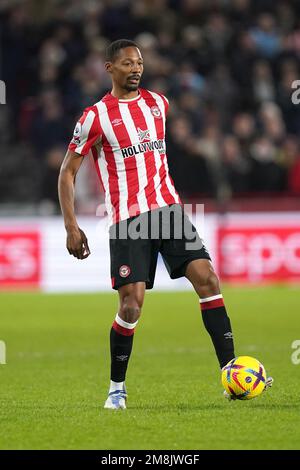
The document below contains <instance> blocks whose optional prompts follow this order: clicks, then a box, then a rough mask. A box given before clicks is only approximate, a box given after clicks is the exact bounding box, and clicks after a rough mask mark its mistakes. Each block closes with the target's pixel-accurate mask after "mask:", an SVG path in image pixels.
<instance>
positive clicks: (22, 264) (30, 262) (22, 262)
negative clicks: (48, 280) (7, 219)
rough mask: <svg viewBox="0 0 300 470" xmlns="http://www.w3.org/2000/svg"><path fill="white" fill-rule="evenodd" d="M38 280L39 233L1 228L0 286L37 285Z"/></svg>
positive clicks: (39, 266)
mask: <svg viewBox="0 0 300 470" xmlns="http://www.w3.org/2000/svg"><path fill="white" fill-rule="evenodd" d="M40 280H41V246H40V233H39V232H38V231H35V230H34V231H26V230H3V229H1V230H0V287H1V288H9V287H10V288H12V287H21V288H22V287H24V288H25V287H38V286H39V284H40Z"/></svg>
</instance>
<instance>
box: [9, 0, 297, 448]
mask: <svg viewBox="0 0 300 470" xmlns="http://www.w3.org/2000/svg"><path fill="white" fill-rule="evenodd" d="M299 18H300V3H299V2H298V1H296V0H294V1H293V0H290V1H286V0H260V1H251V0H139V1H130V0H104V1H93V0H91V1H85V2H82V1H81V0H73V1H67V0H66V1H60V0H53V1H51V0H47V1H44V2H40V1H35V0H28V1H5V0H4V1H2V2H1V3H0V25H1V29H0V39H1V56H0V63H1V68H0V79H1V80H3V81H4V82H5V85H6V104H1V105H0V148H1V159H0V215H1V224H0V286H1V289H2V290H4V291H5V290H11V289H12V290H13V292H11V293H3V294H1V296H2V313H1V318H2V320H1V323H2V326H1V331H0V340H3V341H5V343H6V344H7V354H8V359H7V365H5V366H4V367H3V368H2V366H0V367H1V373H2V372H3V373H2V378H3V383H2V390H5V393H4V395H2V397H1V404H2V405H3V406H1V412H2V413H3V412H4V418H5V419H6V420H7V421H6V422H7V423H8V424H7V427H6V432H5V434H3V435H2V437H1V441H0V448H84V447H87V448H103V449H104V448H115V449H118V448H132V449H134V448H172V449H176V448H178V449H180V448H187V449H188V448H274V447H276V446H277V448H297V447H299V430H298V431H297V429H296V427H295V426H296V422H295V420H294V417H293V413H294V412H295V410H299V401H297V399H296V397H295V396H294V390H295V388H296V387H297V386H296V379H297V374H295V371H296V369H295V365H293V364H292V363H291V361H290V354H291V352H292V350H291V343H292V342H293V341H294V340H295V339H296V338H297V335H298V336H299V334H298V330H297V328H298V326H297V325H298V324H299V320H298V318H297V312H298V310H299V300H298V292H299V290H298V289H299V281H300V216H299V207H300V202H299V195H300V147H299V130H300V105H298V106H297V105H296V104H293V102H292V93H293V91H294V90H293V88H292V83H293V82H294V81H295V80H297V79H299V78H300V71H299V56H300V20H299ZM122 37H124V38H129V39H134V40H136V41H137V42H138V44H139V45H140V48H141V50H142V53H143V56H144V59H145V64H146V65H145V72H144V77H143V80H142V86H143V87H145V88H150V89H153V90H157V91H160V92H162V93H164V94H165V95H166V96H167V97H168V98H169V100H170V110H169V116H168V135H167V153H168V161H169V166H170V171H171V174H172V176H173V179H174V181H175V185H176V187H177V188H178V191H179V192H180V195H181V196H182V199H183V201H184V202H186V203H193V204H204V210H205V219H204V223H202V219H201V217H200V218H197V220H198V222H199V223H198V228H199V230H200V232H201V233H202V234H203V236H204V237H205V240H206V244H207V245H208V248H209V249H210V251H211V254H212V257H213V260H214V264H215V266H216V269H217V270H218V272H219V273H220V276H221V279H222V282H223V283H224V286H225V287H224V293H225V298H226V299H227V305H228V306H229V310H230V312H232V313H230V315H231V317H232V320H233V323H234V326H235V331H236V335H237V346H238V349H239V350H241V351H242V352H243V353H246V354H249V355H257V356H258V357H259V358H261V360H262V361H263V362H264V363H265V365H266V366H267V369H269V368H270V369H271V370H270V372H271V373H273V374H274V372H275V376H276V377H275V378H276V382H277V384H278V385H277V386H278V390H279V392H277V394H276V392H275V390H274V394H273V396H268V397H264V398H263V400H264V401H258V402H257V403H256V402H255V403H254V404H252V403H247V404H241V405H243V408H242V407H239V408H238V413H240V414H239V416H240V420H239V422H243V423H244V426H246V430H247V432H245V434H243V433H240V428H239V424H238V423H233V422H232V412H231V411H230V410H228V408H226V405H225V404H223V403H222V405H221V404H219V401H220V393H221V392H220V390H219V389H218V390H217V391H216V388H217V387H216V383H219V382H218V381H219V378H218V375H217V371H216V370H215V368H216V364H215V358H214V355H213V352H212V349H211V345H210V343H209V340H208V339H207V337H206V335H205V333H204V332H202V330H201V328H202V327H201V325H200V323H199V315H198V317H197V315H196V314H195V311H196V312H197V311H198V310H197V308H196V307H197V306H196V305H195V298H194V297H192V293H191V292H189V291H188V290H187V288H188V285H187V283H186V282H185V281H184V280H179V281H176V282H175V281H172V282H171V281H170V280H169V279H168V276H167V274H166V272H165V271H164V268H163V265H162V264H161V263H160V264H159V266H158V273H157V276H156V284H155V287H156V291H157V292H155V293H151V296H150V300H149V301H148V304H147V303H146V306H145V319H144V320H143V321H144V323H143V327H141V329H140V331H139V336H138V335H136V336H137V338H136V340H135V341H136V346H135V347H136V356H135V357H136V359H134V360H133V364H132V366H131V367H132V375H131V376H130V377H131V378H130V379H129V380H130V381H129V386H130V385H131V390H132V392H133V389H135V388H137V390H139V391H141V390H144V389H146V390H147V391H148V392H149V393H151V400H150V402H148V401H147V399H146V398H145V400H146V401H145V400H144V399H143V395H139V398H138V400H137V404H133V405H132V406H133V410H132V413H133V414H131V415H128V416H126V417H123V418H122V419H120V417H119V416H118V417H114V418H113V422H111V421H110V419H109V418H108V417H107V416H106V415H101V420H102V421H101V426H102V427H100V428H101V429H102V431H100V428H99V423H98V422H97V420H96V416H95V415H96V414H97V413H98V407H99V406H98V405H97V406H96V404H95V403H99V400H101V403H102V401H103V400H104V397H105V394H106V391H107V390H106V386H107V374H108V367H109V365H108V364H109V358H108V339H107V332H108V331H109V327H110V323H111V320H112V315H113V312H115V309H116V297H115V296H113V295H111V294H107V293H106V294H101V293H99V291H102V290H107V289H110V282H109V258H108V246H107V231H106V229H105V220H104V219H102V218H101V217H99V216H97V215H96V213H97V208H98V209H99V204H101V203H103V200H104V198H103V192H102V189H100V190H99V185H98V182H97V180H96V176H95V174H94V170H93V166H92V161H91V160H89V159H86V160H85V161H84V164H83V165H82V168H81V169H80V172H79V176H78V178H77V181H76V212H77V214H78V215H79V220H80V224H81V226H82V228H83V229H84V230H85V231H86V233H87V235H88V238H89V240H90V247H91V249H92V256H90V257H89V258H88V259H87V260H86V261H84V262H79V261H77V260H75V259H73V258H70V257H69V255H68V254H67V252H66V250H65V233H64V227H63V221H62V218H61V217H60V214H59V208H58V200H57V177H58V171H59V167H60V164H61V162H62V159H63V157H64V154H65V151H66V147H67V144H68V142H69V140H70V138H71V136H72V133H73V128H74V125H75V122H76V120H77V118H78V117H79V116H80V114H81V111H82V109H83V108H84V107H86V106H89V105H91V104H92V103H94V102H95V101H97V100H98V99H99V98H100V97H101V96H102V95H103V94H104V93H105V92H106V91H107V90H109V88H110V82H109V79H108V77H107V76H106V73H105V70H104V51H105V47H106V46H107V44H108V43H109V42H110V41H111V40H114V39H117V38H122ZM194 207H195V206H194ZM98 214H99V211H98ZM196 216H199V214H196ZM226 281H227V282H228V283H233V287H230V286H229V285H230V284H227V282H226ZM279 282H280V283H282V282H283V283H284V285H283V284H281V285H280V286H279V285H278V283H279ZM241 283H243V287H241ZM265 283H272V284H274V283H275V285H274V286H273V287H265ZM287 283H288V285H286V284H287ZM249 284H251V286H249ZM261 284H263V286H261ZM228 286H229V287H228ZM162 289H167V290H169V289H173V291H178V292H176V293H175V292H174V294H172V295H171V294H168V293H161V292H159V291H160V290H162ZM181 289H182V290H187V291H186V292H184V293H180V292H179V291H181ZM18 290H22V291H24V290H26V291H27V290H29V292H25V293H18V294H17V291H18ZM32 290H38V292H37V293H33V292H32ZM39 291H51V292H53V291H70V292H71V293H73V292H79V291H84V292H87V291H96V292H98V293H97V294H94V295H93V294H85V295H83V294H82V295H80V294H78V295H61V294H59V295H57V296H56V295H53V294H52V295H48V294H45V293H40V292H39ZM192 305H193V307H192ZM161 310H163V312H162V311H161ZM183 311H184V312H185V318H186V321H187V326H186V336H185V337H184V338H183V337H182V334H181V332H182V324H181V320H180V319H181V316H182V312H183ZM99 312H101V315H99ZM282 312H284V315H283V316H282ZM196 321H197V323H196ZM158 322H159V324H160V331H159V332H157V329H156V325H157V323H158ZM171 324H172V325H173V329H172V334H170V335H169V336H168V332H169V328H170V327H169V325H171ZM49 332H50V334H49ZM48 335H49V337H48ZM166 335H167V336H168V337H167V339H166ZM199 335H201V336H200V343H199ZM162 344H164V346H162ZM178 344H180V348H179V347H178ZM199 344H200V346H199ZM139 348H140V349H139ZM149 355H150V356H149ZM199 355H200V357H201V361H200V362H201V364H199ZM99 357H101V360H100V363H99ZM174 357H175V361H174ZM150 359H151V360H150ZM134 361H135V362H134ZM2 362H3V360H2ZM0 363H1V358H0ZM174 363H175V364H174ZM187 363H188V364H189V368H186V364H187ZM161 364H163V366H164V371H163V370H162V368H161V367H160V365H161ZM99 369H100V372H99ZM145 370H147V371H148V374H145ZM150 371H151V372H150ZM166 371H167V372H166ZM98 373H100V378H101V381H100V383H99V377H98ZM193 374H194V376H196V377H201V380H200V381H199V383H198V385H197V387H196V389H195V390H194V388H193V384H192V382H191V375H193ZM35 377H39V378H40V380H39V383H37V382H36V379H35ZM137 377H138V378H137ZM179 377H180V380H179V383H177V382H178V380H177V379H178V378H179ZM170 381H172V383H173V384H176V386H174V391H170V390H167V388H166V387H167V385H166V384H167V383H168V382H170ZM276 382H275V383H276ZM32 383H33V384H34V385H32ZM70 383H72V387H71V388H72V390H70V388H69V385H70ZM191 387H192V388H193V390H192V391H191ZM187 389H188V391H189V392H188V393H189V395H188V396H187ZM166 392H167V393H166ZM272 393H273V391H272ZM132 395H133V396H132V398H133V402H134V403H135V400H136V398H135V397H134V393H132ZM96 400H97V402H96ZM172 400H174V403H173V402H172ZM16 403H17V404H18V406H17V408H15V404H16ZM101 403H100V404H101ZM170 403H171V405H170ZM175 403H176V404H175ZM199 403H200V404H199ZM202 404H203V405H202ZM173 405H174V406H173ZM239 405H240V404H238V405H237V406H239ZM101 406H102V405H101ZM49 410H50V411H51V410H52V411H51V412H50V411H49ZM166 410H168V411H166ZM128 411H130V410H128ZM220 414H222V416H221V415H220ZM132 422H134V423H135V426H136V428H137V429H139V432H140V435H139V439H138V441H137V440H136V436H135V433H134V430H132V429H131V427H130V424H132ZM199 422H200V423H202V425H203V426H202V428H201V429H202V430H201V429H200V430H199V426H198V425H197V423H199ZM228 422H229V423H231V426H232V429H231V433H230V436H228V434H227V432H226V430H227V427H228ZM158 424H159V426H158ZM112 425H113V426H114V428H118V429H120V430H122V429H123V431H124V432H125V431H126V432H125V434H126V435H124V436H123V439H122V440H121V442H120V440H118V437H117V435H116V433H115V434H114V433H113V432H112V434H111V435H110V434H109V430H112V428H111V426H112ZM58 426H59V428H60V429H61V430H62V432H61V433H60V434H57V427H58ZM158 428H160V431H159V432H158V431H157V429H158ZM253 428H255V430H256V431H255V433H254V434H253ZM271 429H272V437H271V434H270V430H271ZM204 430H206V432H204ZM208 430H209V431H208ZM179 436H180V437H179Z"/></svg>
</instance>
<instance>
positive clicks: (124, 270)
mask: <svg viewBox="0 0 300 470" xmlns="http://www.w3.org/2000/svg"><path fill="white" fill-rule="evenodd" d="M130 272H131V271H130V267H129V266H127V265H126V264H123V265H122V266H121V267H120V269H119V274H120V276H121V277H128V276H129V274H130Z"/></svg>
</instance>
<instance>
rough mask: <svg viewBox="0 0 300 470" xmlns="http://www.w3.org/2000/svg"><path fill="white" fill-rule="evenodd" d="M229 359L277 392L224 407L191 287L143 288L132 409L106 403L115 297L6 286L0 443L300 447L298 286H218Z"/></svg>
mask: <svg viewBox="0 0 300 470" xmlns="http://www.w3.org/2000/svg"><path fill="white" fill-rule="evenodd" d="M223 293H224V297H225V301H226V305H227V309H228V312H229V315H230V317H231V322H232V325H233V329H234V334H235V343H236V354H237V355H242V354H243V355H244V354H246V355H252V356H254V357H257V358H258V359H259V360H260V361H261V362H262V363H263V364H264V365H265V367H266V370H267V373H268V374H269V375H272V376H273V377H274V380H275V383H274V386H273V388H272V389H271V390H270V391H268V392H267V393H266V394H263V395H261V396H260V397H258V398H256V399H254V400H249V401H248V402H241V401H237V402H227V401H226V400H225V399H224V398H223V396H222V386H221V382H220V372H219V370H218V367H217V362H216V358H215V355H214V351H213V348H212V345H211V343H210V338H209V336H208V334H207V333H206V331H205V330H204V327H203V325H202V320H201V315H200V309H199V305H198V299H197V297H196V295H195V294H194V293H193V292H184V293H180V292H176V293H169V292H168V293H160V292H151V293H147V295H146V298H145V305H144V309H143V314H142V317H141V320H140V322H139V325H138V327H137V330H136V334H135V339H134V348H133V354H132V357H131V362H130V364H129V369H128V377H127V381H126V384H127V389H128V394H129V399H128V408H127V410H124V411H111V410H104V409H103V404H104V401H105V399H106V395H107V391H108V379H109V343H108V337H109V330H110V327H111V324H112V321H113V318H114V316H115V313H116V311H117V303H118V299H117V294H111V293H107V294H101V293H99V294H87V295H80V294H74V295H54V294H51V295H50V294H49V295H46V294H40V293H19V294H16V293H7V294H6V293H2V294H1V321H0V340H3V341H5V343H6V347H7V364H5V365H0V422H1V433H0V448H1V449H121V450H124V449H147V450H149V449H169V450H170V449H197V450H201V449H299V448H300V426H299V412H300V395H299V384H300V382H299V377H300V365H298V366H297V365H294V364H292V362H291V354H292V352H293V350H292V348H291V344H292V342H293V341H294V340H295V339H300V322H299V305H300V301H299V290H297V289H296V288H288V287H281V286H279V287H260V288H246V287H245V288H241V287H237V288H232V287H226V288H224V289H223Z"/></svg>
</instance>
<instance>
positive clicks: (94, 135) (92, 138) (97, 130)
mask: <svg viewBox="0 0 300 470" xmlns="http://www.w3.org/2000/svg"><path fill="white" fill-rule="evenodd" d="M89 111H93V112H94V113H95V117H94V120H93V124H92V125H91V128H90V130H89V135H88V138H87V141H86V144H85V145H84V146H83V148H82V151H81V153H82V154H83V155H85V154H86V153H88V152H89V150H90V149H91V147H92V146H93V145H94V143H95V142H96V140H97V139H99V137H100V136H101V133H102V131H101V127H100V122H99V115H98V110H97V107H96V106H92V107H91V108H89Z"/></svg>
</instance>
